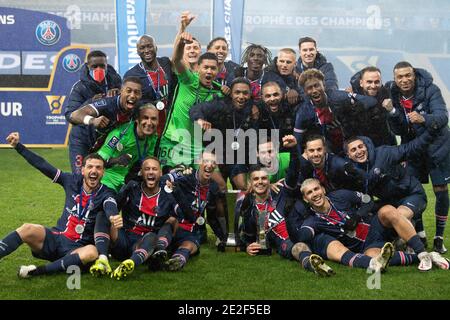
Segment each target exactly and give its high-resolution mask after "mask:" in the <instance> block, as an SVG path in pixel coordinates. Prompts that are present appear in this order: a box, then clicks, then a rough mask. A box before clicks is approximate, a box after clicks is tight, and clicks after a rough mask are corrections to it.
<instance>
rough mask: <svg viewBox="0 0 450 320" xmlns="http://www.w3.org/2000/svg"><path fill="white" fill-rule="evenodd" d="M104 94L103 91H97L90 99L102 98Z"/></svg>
mask: <svg viewBox="0 0 450 320" xmlns="http://www.w3.org/2000/svg"><path fill="white" fill-rule="evenodd" d="M104 96H105V94H104V93H97V94H96V95H94V96H93V97H92V101H95V100H98V99H101V98H103V97H104Z"/></svg>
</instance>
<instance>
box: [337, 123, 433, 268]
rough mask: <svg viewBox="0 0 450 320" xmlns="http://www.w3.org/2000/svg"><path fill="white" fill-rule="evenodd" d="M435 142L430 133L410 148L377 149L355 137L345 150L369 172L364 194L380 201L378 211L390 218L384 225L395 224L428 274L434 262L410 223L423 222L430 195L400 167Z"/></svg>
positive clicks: (413, 143) (359, 165)
mask: <svg viewBox="0 0 450 320" xmlns="http://www.w3.org/2000/svg"><path fill="white" fill-rule="evenodd" d="M432 139H433V136H432V135H431V134H430V133H429V132H426V133H425V134H423V135H421V136H419V137H418V138H417V139H414V140H413V141H410V142H409V143H407V144H403V145H400V146H380V147H377V148H375V147H374V145H373V143H372V142H371V141H370V139H369V138H367V137H354V138H351V139H349V140H347V141H346V142H345V146H344V147H345V149H346V152H347V156H348V157H349V158H350V159H351V160H352V161H353V162H354V163H355V165H356V166H357V167H358V168H359V169H361V170H362V171H364V172H365V175H366V176H365V182H364V187H365V190H364V192H366V193H368V194H370V195H373V196H376V197H377V198H378V199H379V201H378V202H377V209H376V211H377V212H378V213H379V214H383V215H384V216H385V217H386V219H385V220H386V221H385V223H384V225H385V226H390V224H391V225H392V227H393V228H394V229H395V230H396V232H397V234H398V235H399V236H400V238H402V239H403V240H404V241H406V242H407V244H408V245H409V246H410V247H411V248H412V249H413V250H414V251H415V252H416V253H418V254H419V257H420V258H421V261H422V262H423V263H421V267H422V270H424V271H426V270H429V269H431V262H430V259H429V258H427V257H426V252H425V248H424V244H423V243H422V242H421V241H420V238H419V235H417V234H416V232H415V230H414V227H413V226H412V225H411V222H410V221H409V220H412V221H414V222H416V221H420V220H421V219H422V213H423V211H424V210H425V207H426V203H427V199H426V194H425V190H424V189H423V187H422V185H421V184H420V182H419V181H418V180H417V179H416V178H415V177H413V176H410V175H409V174H408V173H407V172H406V170H405V168H404V167H403V166H402V165H401V164H400V163H401V162H402V161H405V160H407V159H410V158H411V157H414V156H416V155H417V154H420V153H423V152H424V151H425V149H426V147H427V146H428V144H429V143H430V142H431V141H432ZM421 254H422V257H421ZM427 260H428V261H427Z"/></svg>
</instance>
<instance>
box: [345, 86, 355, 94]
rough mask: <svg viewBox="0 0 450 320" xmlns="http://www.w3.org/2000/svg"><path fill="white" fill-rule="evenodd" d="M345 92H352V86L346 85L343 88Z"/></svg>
mask: <svg viewBox="0 0 450 320" xmlns="http://www.w3.org/2000/svg"><path fill="white" fill-rule="evenodd" d="M345 92H347V93H353V89H352V87H347V88H345Z"/></svg>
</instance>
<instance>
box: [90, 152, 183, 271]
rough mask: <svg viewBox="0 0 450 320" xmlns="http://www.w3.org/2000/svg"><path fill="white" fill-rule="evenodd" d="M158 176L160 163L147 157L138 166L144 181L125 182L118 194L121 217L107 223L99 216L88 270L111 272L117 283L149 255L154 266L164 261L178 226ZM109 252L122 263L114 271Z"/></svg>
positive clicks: (172, 204)
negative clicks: (93, 255) (94, 252)
mask: <svg viewBox="0 0 450 320" xmlns="http://www.w3.org/2000/svg"><path fill="white" fill-rule="evenodd" d="M161 175H162V171H161V164H160V162H159V160H158V159H157V158H155V157H147V158H146V159H145V160H144V162H143V163H142V166H141V177H142V180H143V181H142V182H137V181H134V180H132V181H130V182H128V184H127V185H125V186H124V187H123V188H122V189H121V191H120V192H119V194H118V197H117V201H118V204H119V208H121V209H122V217H120V216H117V217H112V218H111V219H110V221H108V219H107V218H106V216H105V215H99V216H98V218H97V223H96V226H95V245H96V247H97V250H98V252H99V258H98V259H97V261H96V262H95V264H94V265H93V266H92V267H91V269H90V272H91V273H92V274H93V275H97V276H100V275H104V274H110V273H111V272H112V274H111V277H112V278H115V279H117V280H120V279H122V278H124V277H126V276H127V275H128V274H130V273H132V272H133V271H134V269H135V268H136V267H137V266H138V265H140V264H142V263H144V262H145V261H146V260H147V259H148V258H149V257H150V256H152V257H153V258H154V259H152V260H153V261H152V264H151V265H152V266H153V267H155V265H157V264H158V263H159V264H162V263H163V262H164V261H165V260H166V257H167V251H166V249H167V246H168V245H169V243H170V242H171V239H172V234H173V231H174V229H175V227H176V223H177V220H176V218H174V217H173V215H175V209H176V202H175V200H174V198H173V196H172V195H171V194H170V193H168V192H166V191H165V189H164V188H161V185H160V184H161V183H160V180H161ZM122 225H123V228H122ZM118 226H119V227H120V228H117V227H118ZM110 244H111V246H110ZM108 249H110V251H111V254H112V256H113V257H114V258H116V259H118V260H123V261H122V263H121V264H120V265H119V266H118V267H117V268H116V269H115V270H114V271H112V269H111V267H110V265H109V262H108V257H107V254H108ZM152 253H153V255H152ZM155 268H156V267H155Z"/></svg>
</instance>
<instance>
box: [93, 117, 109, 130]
mask: <svg viewBox="0 0 450 320" xmlns="http://www.w3.org/2000/svg"><path fill="white" fill-rule="evenodd" d="M91 120H92V122H91V124H92V125H93V126H94V127H96V128H106V126H108V124H109V119H108V118H107V117H105V116H100V117H98V118H94V119H91Z"/></svg>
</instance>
